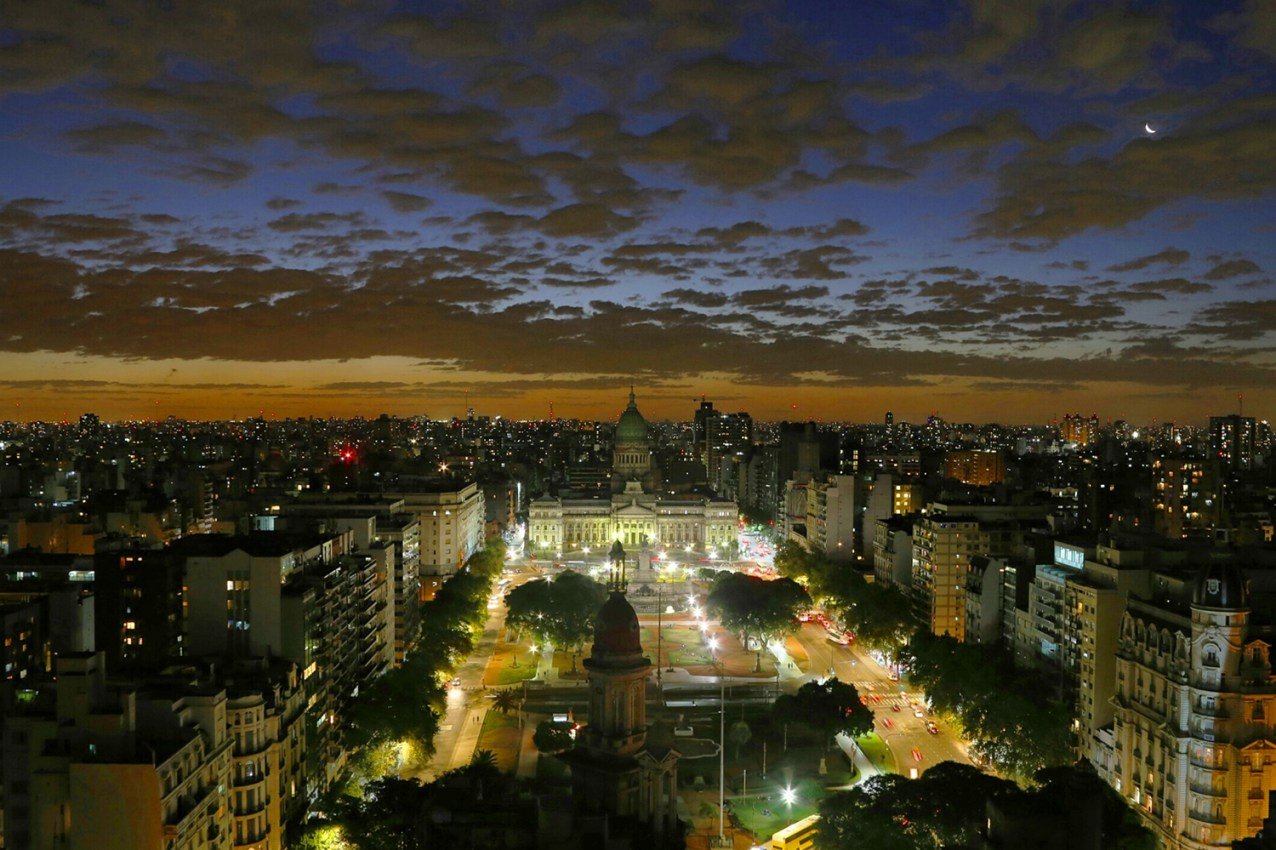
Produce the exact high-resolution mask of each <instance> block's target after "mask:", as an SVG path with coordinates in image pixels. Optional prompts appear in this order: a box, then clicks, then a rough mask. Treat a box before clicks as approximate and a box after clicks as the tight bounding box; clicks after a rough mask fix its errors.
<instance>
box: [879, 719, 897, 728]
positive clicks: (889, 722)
mask: <svg viewBox="0 0 1276 850" xmlns="http://www.w3.org/2000/svg"><path fill="white" fill-rule="evenodd" d="M882 725H883V726H885V727H886V728H887V729H894V728H895V721H894V720H891V719H890V718H889V717H883V718H882Z"/></svg>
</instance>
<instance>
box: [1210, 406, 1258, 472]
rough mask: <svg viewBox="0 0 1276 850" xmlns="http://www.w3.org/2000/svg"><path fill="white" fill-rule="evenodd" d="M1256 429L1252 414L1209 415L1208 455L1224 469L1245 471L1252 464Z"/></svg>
mask: <svg viewBox="0 0 1276 850" xmlns="http://www.w3.org/2000/svg"><path fill="white" fill-rule="evenodd" d="M1256 438H1257V429H1256V426H1255V423H1254V417H1252V416H1240V415H1237V414H1232V415H1230V416H1211V417H1210V456H1211V457H1213V458H1216V459H1217V460H1218V462H1219V464H1220V465H1221V466H1222V467H1223V468H1224V469H1229V470H1240V471H1247V470H1249V469H1251V468H1252V467H1253V465H1254V444H1255V441H1256Z"/></svg>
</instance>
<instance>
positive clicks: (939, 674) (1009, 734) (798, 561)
mask: <svg viewBox="0 0 1276 850" xmlns="http://www.w3.org/2000/svg"><path fill="white" fill-rule="evenodd" d="M775 563H776V568H777V569H778V570H779V572H780V573H781V574H782V575H786V576H789V577H791V578H794V579H795V580H798V581H801V582H803V583H804V584H806V585H807V587H808V588H809V589H810V592H811V596H812V597H814V598H815V600H816V601H817V602H819V603H820V604H821V605H823V606H824V608H825V609H826V610H828V611H830V612H831V613H832V614H834V615H835V616H836V617H837V618H838V619H839V620H841V621H842V622H843V623H845V625H846V626H847V628H849V629H852V630H854V632H855V634H856V639H857V642H858V644H859V645H860V646H863V647H866V648H868V649H872V650H877V651H880V652H882V653H883V654H885V655H886V656H887V657H889V658H893V659H899V660H901V661H903V662H905V663H906V664H907V665H908V666H909V668H910V670H911V674H910V675H911V678H912V681H913V682H914V683H915V684H916V685H917V686H918V687H919V688H921V689H922V690H923V691H925V693H926V695H927V697H928V698H929V699H930V702H931V705H932V706H933V707H934V708H937V709H939V710H941V711H944V712H947V713H950V714H952V715H953V716H954V717H956V718H957V720H958V722H959V723H960V724H961V727H962V732H963V735H964V737H966V738H969V739H970V740H971V741H972V746H971V749H972V751H973V752H974V753H975V754H976V755H977V756H979V757H980V758H982V759H985V760H986V761H988V762H989V763H990V764H992V765H994V766H996V767H997V768H998V769H999V770H1002V771H1004V772H1006V773H1009V774H1012V775H1014V776H1018V777H1023V778H1027V777H1031V776H1033V775H1034V774H1035V773H1036V772H1037V771H1039V770H1041V769H1042V768H1045V767H1050V766H1054V765H1060V764H1065V763H1067V761H1068V760H1069V759H1070V758H1071V748H1070V742H1071V732H1070V731H1069V725H1070V722H1071V712H1070V711H1069V709H1068V707H1067V706H1065V705H1063V704H1061V703H1060V702H1058V701H1056V700H1054V699H1052V696H1053V695H1054V694H1055V693H1056V689H1055V688H1052V687H1050V686H1049V683H1045V682H1042V681H1041V680H1040V678H1039V677H1038V676H1036V675H1035V674H1032V673H1027V672H1020V671H1016V670H1014V667H1013V665H1012V664H1011V662H1010V659H1009V658H1008V657H1006V655H1005V653H1004V652H1002V651H1001V650H1000V649H999V648H997V647H985V646H977V645H971V644H963V643H961V642H959V641H957V640H955V639H954V638H951V637H947V636H944V637H936V636H935V635H933V634H931V633H930V631H929V630H928V629H926V628H924V626H923V624H922V623H920V622H919V621H918V620H917V619H916V617H915V615H914V613H913V609H912V605H911V604H910V600H909V598H908V596H906V595H905V594H904V593H903V591H901V590H899V589H898V588H895V587H888V586H885V585H880V584H876V583H874V582H870V581H868V580H867V579H866V578H865V577H864V576H862V575H860V574H859V573H858V572H856V571H855V570H854V569H852V568H851V567H850V566H849V565H848V564H846V563H840V562H836V561H833V560H831V559H829V558H828V557H827V556H825V555H824V553H822V552H818V551H817V552H807V551H806V550H804V549H802V548H801V547H800V546H798V545H797V544H795V543H785V544H783V545H782V546H780V547H779V549H778V550H777V551H776V556H775Z"/></svg>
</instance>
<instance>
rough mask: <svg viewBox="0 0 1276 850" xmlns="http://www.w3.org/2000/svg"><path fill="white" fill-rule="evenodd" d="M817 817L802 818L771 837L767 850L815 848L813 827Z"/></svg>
mask: <svg viewBox="0 0 1276 850" xmlns="http://www.w3.org/2000/svg"><path fill="white" fill-rule="evenodd" d="M819 822H820V816H819V815H811V816H810V817H805V818H802V819H801V820H800V821H798V822H797V823H791V824H789V825H788V826H786V827H785V828H784V829H782V830H780V831H779V832H777V833H775V834H774V835H772V836H771V844H770V846H769V848H768V850H811V848H812V847H814V846H815V825H816V824H818V823H819Z"/></svg>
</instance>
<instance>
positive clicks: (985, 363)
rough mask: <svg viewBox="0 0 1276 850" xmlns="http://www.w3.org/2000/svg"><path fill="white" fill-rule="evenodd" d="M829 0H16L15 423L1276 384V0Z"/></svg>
mask: <svg viewBox="0 0 1276 850" xmlns="http://www.w3.org/2000/svg"><path fill="white" fill-rule="evenodd" d="M833 5H835V6H837V8H829V6H830V4H825V3H817V2H800V3H786V4H768V3H750V4H715V3H709V2H703V3H702V2H668V0H658V1H657V2H652V3H650V4H632V5H628V4H625V5H622V4H612V3H602V2H581V3H549V2H546V3H540V2H537V3H528V4H520V5H519V7H518V8H517V9H516V10H512V9H507V8H506V9H496V8H493V9H491V10H487V11H484V10H483V9H482V8H480V7H476V6H474V5H472V4H459V5H457V6H453V7H449V8H447V9H444V10H439V9H432V10H431V11H430V12H429V13H422V12H420V10H417V9H414V8H411V7H409V6H406V5H400V4H394V3H388V4H348V5H337V6H334V7H332V8H324V9H320V8H318V7H315V6H313V5H312V4H309V3H302V2H287V3H279V4H271V6H270V8H269V10H262V9H259V8H257V6H256V5H255V4H247V3H244V4H230V5H229V6H226V5H219V6H218V7H217V8H216V10H214V9H213V8H207V9H199V8H196V9H181V10H177V9H169V8H166V7H164V6H162V5H156V6H153V7H144V8H141V9H138V10H136V11H134V12H132V13H131V14H127V15H125V14H120V13H118V12H116V11H112V10H108V9H106V8H97V7H84V6H80V5H71V4H63V3H57V2H50V3H38V4H25V5H21V6H15V7H13V8H12V9H6V12H5V17H4V20H3V22H0V124H3V125H4V126H6V127H7V128H8V129H7V130H6V131H5V132H4V133H3V134H0V158H3V159H4V161H5V162H6V163H8V164H9V166H10V167H9V168H8V169H7V175H6V177H7V179H6V184H5V187H4V189H3V190H0V288H3V290H4V291H5V295H6V297H5V299H4V302H3V304H2V305H0V315H3V316H4V318H5V319H6V326H7V328H8V330H7V332H6V333H5V334H4V335H2V339H0V411H3V413H2V414H0V419H12V420H32V419H41V420H53V421H56V420H63V419H74V418H75V417H77V416H79V415H80V414H81V413H83V412H85V411H89V410H92V411H95V412H96V413H98V414H99V415H101V416H103V417H104V418H108V419H129V418H133V419H154V418H163V417H165V416H169V415H175V416H179V417H184V418H197V419H223V418H230V417H239V418H243V417H247V416H252V415H256V414H258V413H259V412H260V413H262V414H264V415H266V416H268V417H272V418H277V417H286V416H305V415H315V416H329V415H335V416H351V415H363V416H369V417H371V416H376V415H378V414H380V413H383V412H385V413H390V414H395V415H413V414H420V413H425V414H428V415H430V416H435V417H447V416H461V415H464V413H465V408H466V401H467V397H468V401H469V405H470V406H473V407H475V408H476V409H477V410H478V412H480V413H488V414H493V415H495V414H502V415H506V416H510V417H515V418H543V417H545V416H547V415H548V411H549V404H550V402H551V401H552V402H554V405H555V411H556V413H557V414H558V415H559V416H561V417H577V418H583V419H598V420H605V419H608V418H611V417H613V416H614V415H615V414H616V413H618V412H619V410H620V408H621V407H623V403H624V401H623V399H624V392H625V391H626V388H627V386H628V385H629V384H630V383H631V382H633V383H636V384H637V385H638V386H639V388H640V403H641V404H642V405H643V410H644V412H645V413H647V414H648V415H649V416H651V417H652V418H654V419H664V418H674V419H679V418H687V417H689V415H690V414H689V411H690V409H691V408H692V406H693V404H694V399H697V398H699V397H700V396H701V395H705V396H707V397H708V398H709V399H711V400H714V401H715V402H717V403H718V404H719V406H720V407H723V408H724V409H728V410H747V411H749V412H750V413H751V414H752V415H753V416H755V417H756V418H758V419H771V420H776V419H808V418H810V419H819V420H852V421H868V422H874V421H880V419H881V416H882V414H884V413H885V411H887V410H892V411H894V412H895V415H896V417H897V419H900V420H910V421H920V420H923V419H924V418H925V416H926V415H927V414H929V413H930V412H932V411H937V412H938V413H939V414H940V415H941V416H943V417H944V418H946V419H949V420H950V421H973V422H985V421H1002V422H1006V423H1009V424H1028V423H1046V422H1049V421H1050V420H1052V419H1054V418H1058V417H1062V416H1063V415H1064V414H1066V413H1069V412H1074V413H1075V412H1081V413H1084V414H1086V415H1089V414H1091V413H1097V414H1098V415H1099V417H1100V418H1101V419H1103V420H1105V421H1106V420H1109V419H1126V420H1129V421H1133V422H1139V423H1147V422H1151V421H1153V420H1157V421H1178V422H1186V423H1194V424H1195V423H1204V422H1205V420H1206V419H1207V417H1209V416H1211V415H1218V414H1225V413H1232V412H1235V411H1236V409H1237V395H1238V393H1241V392H1243V393H1244V396H1245V412H1246V414H1249V415H1255V416H1257V417H1259V418H1265V417H1268V416H1270V411H1271V409H1272V404H1273V402H1274V401H1276V389H1273V388H1276V364H1274V362H1273V346H1272V342H1273V340H1272V336H1273V333H1274V332H1276V331H1274V323H1273V320H1274V319H1276V297H1274V296H1273V293H1272V285H1273V280H1272V277H1271V269H1272V268H1273V267H1274V265H1276V252H1274V251H1273V249H1272V248H1271V245H1270V243H1271V241H1272V239H1271V235H1272V233H1273V232H1274V231H1276V220H1274V219H1273V216H1272V203H1271V201H1272V189H1273V186H1274V185H1276V170H1274V169H1273V166H1272V159H1271V156H1270V147H1271V142H1272V139H1273V138H1276V112H1274V111H1273V107H1272V104H1271V98H1272V93H1273V82H1274V80H1276V75H1273V73H1272V71H1273V63H1272V59H1273V55H1274V54H1273V49H1272V44H1274V43H1276V33H1273V32H1272V31H1271V23H1270V21H1271V15H1270V14H1264V6H1263V4H1261V3H1246V2H1237V3H1229V4H1219V5H1217V6H1211V7H1209V8H1202V7H1200V6H1198V5H1197V4H1189V3H1178V4H1160V5H1156V6H1154V7H1147V8H1137V9H1129V10H1118V9H1115V8H1113V7H1111V6H1110V5H1108V4H1094V3H1071V4H1050V3H970V4H964V5H963V4H939V3H933V4H932V3H923V2H916V3H906V4H895V5H890V6H882V7H874V8H871V9H858V8H854V7H853V6H849V5H848V6H845V7H843V6H840V5H838V4H833ZM684 411H685V412H684Z"/></svg>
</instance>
